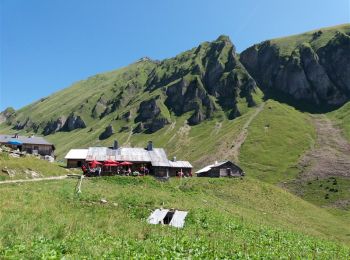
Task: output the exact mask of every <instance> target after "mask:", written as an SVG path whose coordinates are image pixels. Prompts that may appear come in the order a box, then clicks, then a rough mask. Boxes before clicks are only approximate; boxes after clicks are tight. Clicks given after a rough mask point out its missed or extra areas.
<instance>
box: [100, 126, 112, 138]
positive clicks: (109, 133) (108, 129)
mask: <svg viewBox="0 0 350 260" xmlns="http://www.w3.org/2000/svg"><path fill="white" fill-rule="evenodd" d="M113 134H114V129H113V126H112V125H109V126H107V127H106V129H105V130H104V131H103V132H102V133H101V134H100V136H99V139H100V140H104V139H107V138H108V137H110V136H112V135H113Z"/></svg>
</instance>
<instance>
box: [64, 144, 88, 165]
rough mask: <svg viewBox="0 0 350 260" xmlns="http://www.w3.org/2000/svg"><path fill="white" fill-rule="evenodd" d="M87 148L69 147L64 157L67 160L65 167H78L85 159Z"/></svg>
mask: <svg viewBox="0 0 350 260" xmlns="http://www.w3.org/2000/svg"><path fill="white" fill-rule="evenodd" d="M87 153H88V149H71V150H70V151H69V152H68V153H67V154H66V156H65V157H64V158H65V159H66V160H67V168H79V167H81V166H82V165H83V163H84V162H85V160H86V156H87Z"/></svg>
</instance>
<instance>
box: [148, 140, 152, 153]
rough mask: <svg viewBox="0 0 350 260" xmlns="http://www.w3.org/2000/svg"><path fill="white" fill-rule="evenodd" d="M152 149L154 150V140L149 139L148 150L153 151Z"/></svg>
mask: <svg viewBox="0 0 350 260" xmlns="http://www.w3.org/2000/svg"><path fill="white" fill-rule="evenodd" d="M152 150H153V143H152V141H148V145H147V151H152Z"/></svg>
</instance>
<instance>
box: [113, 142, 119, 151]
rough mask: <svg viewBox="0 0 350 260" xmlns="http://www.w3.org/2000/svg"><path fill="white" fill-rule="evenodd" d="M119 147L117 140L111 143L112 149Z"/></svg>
mask: <svg viewBox="0 0 350 260" xmlns="http://www.w3.org/2000/svg"><path fill="white" fill-rule="evenodd" d="M118 148H119V143H118V141H117V140H114V143H113V150H117V149H118Z"/></svg>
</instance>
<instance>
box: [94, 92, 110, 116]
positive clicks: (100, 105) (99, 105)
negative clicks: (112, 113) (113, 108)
mask: <svg viewBox="0 0 350 260" xmlns="http://www.w3.org/2000/svg"><path fill="white" fill-rule="evenodd" d="M106 109H107V101H106V100H105V99H104V98H102V97H100V98H99V99H98V100H97V102H96V105H95V106H94V108H93V109H92V111H91V116H92V117H93V118H101V117H102V115H104V114H105V112H106Z"/></svg>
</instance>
